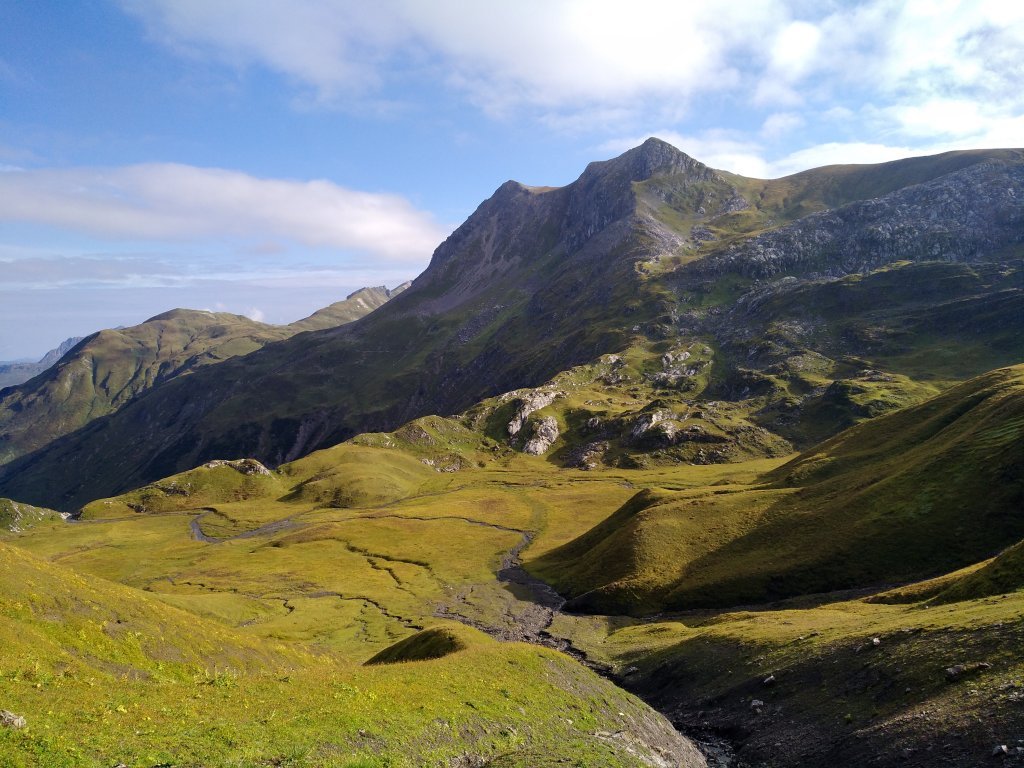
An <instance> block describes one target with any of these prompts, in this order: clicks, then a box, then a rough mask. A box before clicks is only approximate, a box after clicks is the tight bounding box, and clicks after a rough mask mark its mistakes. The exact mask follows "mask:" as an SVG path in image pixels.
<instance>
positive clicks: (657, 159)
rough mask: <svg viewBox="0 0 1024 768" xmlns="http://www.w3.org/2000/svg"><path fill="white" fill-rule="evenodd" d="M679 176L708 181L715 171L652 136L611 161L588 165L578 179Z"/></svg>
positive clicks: (645, 178) (639, 179) (643, 178)
mask: <svg viewBox="0 0 1024 768" xmlns="http://www.w3.org/2000/svg"><path fill="white" fill-rule="evenodd" d="M667 174H682V175H685V176H689V177H691V178H693V179H694V180H695V181H709V180H711V179H713V178H715V177H716V174H715V172H714V171H713V170H712V169H711V168H708V167H707V166H706V165H704V163H702V162H700V161H699V160H694V159H693V158H692V157H690V156H689V155H688V154H686V153H685V152H682V151H680V150H678V149H676V148H675V147H674V146H672V145H671V144H669V143H668V142H667V141H663V140H662V139H659V138H656V137H654V136H652V137H651V138H649V139H647V141H645V142H644V143H643V144H641V145H640V146H638V147H633V148H632V149H630V150H627V151H626V152H623V153H622V154H621V155H619V156H618V157H614V158H612V159H611V160H602V161H599V162H595V163H590V165H588V166H587V169H586V170H585V171H584V172H583V175H582V176H581V177H580V179H581V180H583V179H585V178H587V177H588V176H590V177H605V176H616V177H625V178H626V179H628V180H629V181H646V180H647V179H649V178H651V177H652V176H661V175H667Z"/></svg>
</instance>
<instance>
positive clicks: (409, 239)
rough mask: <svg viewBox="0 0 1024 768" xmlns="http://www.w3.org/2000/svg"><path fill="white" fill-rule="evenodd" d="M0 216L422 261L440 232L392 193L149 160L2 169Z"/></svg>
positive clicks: (90, 229) (111, 232)
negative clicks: (290, 244)
mask: <svg viewBox="0 0 1024 768" xmlns="http://www.w3.org/2000/svg"><path fill="white" fill-rule="evenodd" d="M0 220H6V221H23V222H33V223H38V224H44V225H50V226H56V227H61V228H64V229H69V230H73V231H77V232H85V233H90V234H96V235H101V236H108V237H109V236H113V237H118V238H131V239H138V240H191V239H199V238H209V237H213V238H218V237H225V238H232V239H241V240H245V241H251V240H259V241H266V240H267V239H273V238H283V239H285V240H288V241H291V242H295V243H299V244H303V245H306V246H313V247H327V248H336V249H342V250H349V251H356V252H360V253H365V254H372V255H373V256H375V257H378V258H381V259H384V260H390V261H399V262H414V261H419V262H422V261H424V260H425V259H426V257H427V256H428V255H429V254H430V253H431V252H432V251H433V249H434V248H435V247H436V246H437V244H438V243H439V242H440V241H441V239H442V238H443V236H444V232H443V231H442V230H441V229H440V228H439V227H438V226H437V224H436V223H435V222H434V221H433V219H432V218H431V217H430V216H429V215H428V214H427V213H424V212H423V211H420V210H418V209H416V208H415V207H414V206H413V205H412V204H410V203H409V201H408V200H406V199H404V198H402V197H399V196H397V195H389V194H379V193H370V192H360V191H355V190H351V189H346V188H344V187H340V186H338V185H336V184H334V183H332V182H329V181H323V180H315V181H291V180H280V179H260V178H256V177H253V176H249V175H247V174H245V173H240V172H238V171H230V170H223V169H218V168H197V167H195V166H189V165H177V164H170V163H153V164H146V165H134V166H125V167H120V168H69V169H42V170H31V171H11V172H7V173H3V174H0Z"/></svg>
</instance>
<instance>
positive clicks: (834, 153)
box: [768, 142, 924, 178]
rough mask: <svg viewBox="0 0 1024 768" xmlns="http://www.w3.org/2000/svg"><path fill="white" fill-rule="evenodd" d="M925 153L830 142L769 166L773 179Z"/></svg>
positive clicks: (902, 148)
mask: <svg viewBox="0 0 1024 768" xmlns="http://www.w3.org/2000/svg"><path fill="white" fill-rule="evenodd" d="M916 154H924V153H921V152H916V151H914V150H913V149H911V148H910V147H893V146H888V145H886V144H873V143H869V142H827V143H824V144H818V145H816V146H812V147H807V148H805V149H801V150H797V151H796V152H792V153H790V154H788V155H786V156H785V157H782V158H779V159H778V160H775V161H773V162H771V163H768V167H769V169H770V176H771V178H776V177H779V176H788V175H789V174H791V173H797V172H798V171H805V170H807V169H808V168H819V167H821V166H823V165H851V164H860V163H884V162H888V161H889V160H899V159H900V158H901V157H910V156H911V155H916Z"/></svg>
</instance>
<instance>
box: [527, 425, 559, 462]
mask: <svg viewBox="0 0 1024 768" xmlns="http://www.w3.org/2000/svg"><path fill="white" fill-rule="evenodd" d="M531 426H532V427H533V436H532V437H531V438H530V439H529V440H527V441H526V445H524V446H523V453H528V454H530V455H531V456H543V455H544V454H545V453H547V451H548V449H549V448H550V447H551V445H552V443H554V442H555V440H557V439H558V422H557V421H556V420H555V417H554V416H545V417H544V418H542V419H538V420H537V421H535V422H532V424H531Z"/></svg>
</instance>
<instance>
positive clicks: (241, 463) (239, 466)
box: [203, 459, 272, 476]
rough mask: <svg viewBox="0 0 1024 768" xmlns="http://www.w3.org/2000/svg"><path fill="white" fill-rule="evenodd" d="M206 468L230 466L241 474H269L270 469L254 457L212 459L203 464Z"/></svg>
mask: <svg viewBox="0 0 1024 768" xmlns="http://www.w3.org/2000/svg"><path fill="white" fill-rule="evenodd" d="M203 467H205V468H206V469H216V468H217V467H231V468H232V469H233V470H235V471H236V472H239V473H241V474H243V475H265V476H269V475H271V474H272V473H271V471H270V470H269V469H267V468H266V467H265V466H263V465H262V464H260V462H258V461H256V459H233V460H225V459H214V460H213V461H208V462H206V463H205V464H203Z"/></svg>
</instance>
